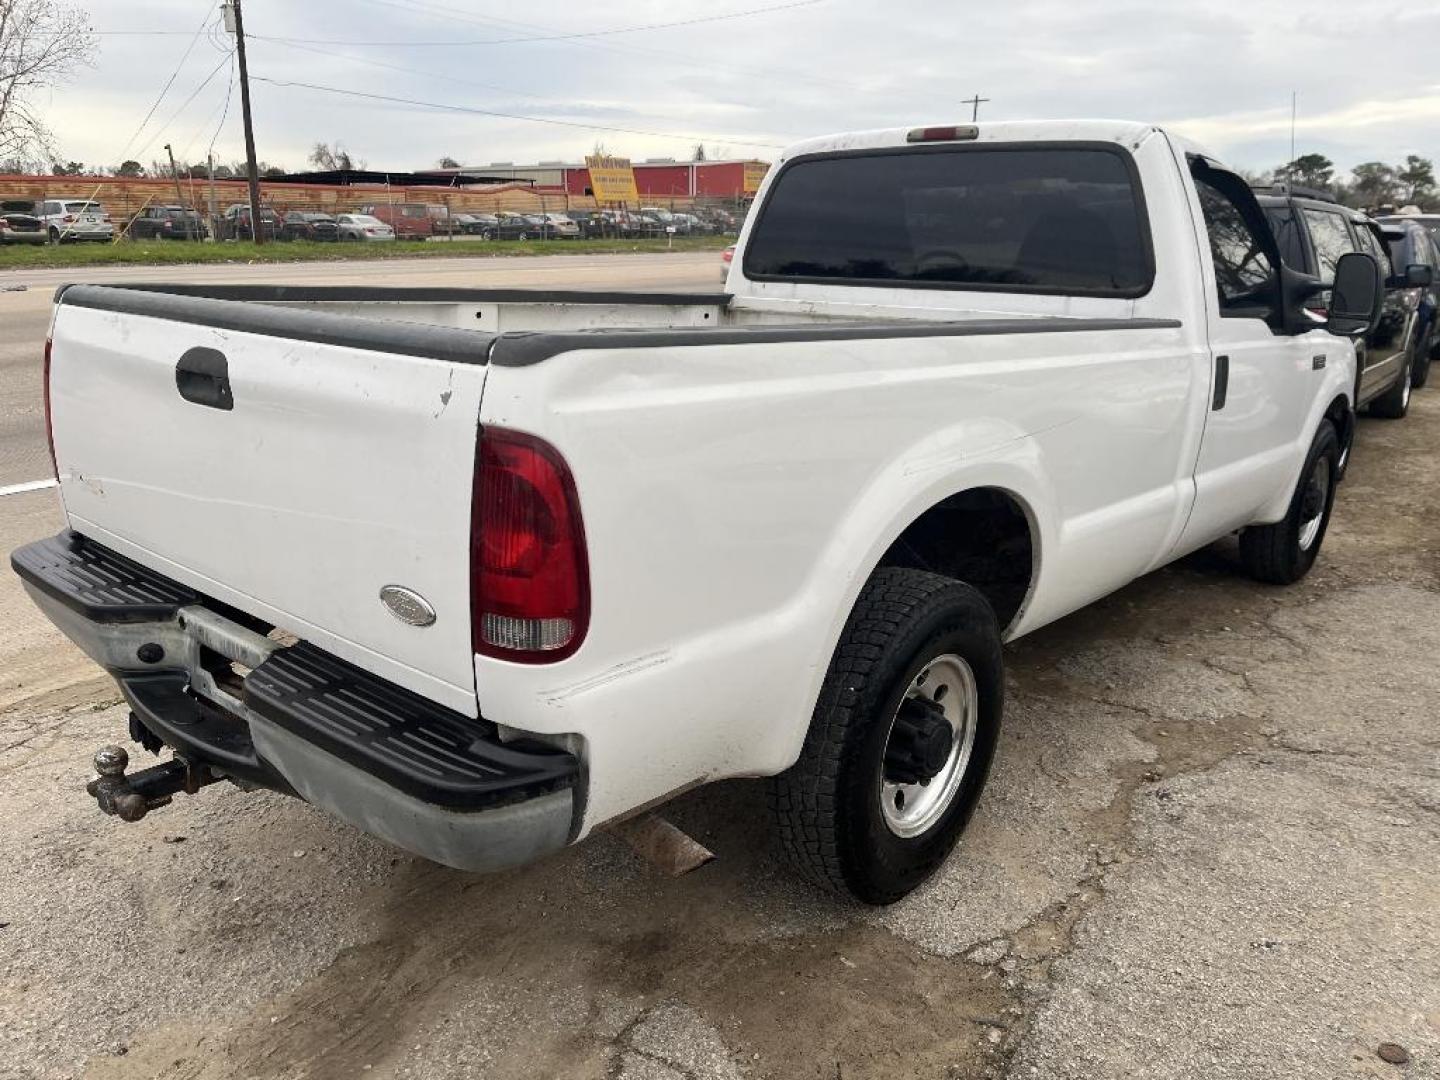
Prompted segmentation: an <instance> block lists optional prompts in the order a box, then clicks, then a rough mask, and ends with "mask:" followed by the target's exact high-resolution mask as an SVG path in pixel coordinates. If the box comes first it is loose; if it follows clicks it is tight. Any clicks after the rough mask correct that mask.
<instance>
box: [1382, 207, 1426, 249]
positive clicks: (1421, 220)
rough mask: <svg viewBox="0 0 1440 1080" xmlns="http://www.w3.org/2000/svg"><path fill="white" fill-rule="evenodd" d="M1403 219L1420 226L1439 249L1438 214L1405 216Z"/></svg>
mask: <svg viewBox="0 0 1440 1080" xmlns="http://www.w3.org/2000/svg"><path fill="white" fill-rule="evenodd" d="M1405 217H1406V218H1408V219H1409V220H1410V221H1413V222H1415V224H1416V225H1419V226H1422V227H1423V228H1424V229H1425V231H1426V232H1428V233H1429V234H1430V239H1431V240H1434V241H1435V244H1436V246H1437V247H1440V214H1406V215H1405ZM1382 220H1383V219H1382Z"/></svg>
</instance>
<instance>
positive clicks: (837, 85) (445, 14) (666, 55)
mask: <svg viewBox="0 0 1440 1080" xmlns="http://www.w3.org/2000/svg"><path fill="white" fill-rule="evenodd" d="M364 2H365V3H369V4H378V5H380V6H382V7H393V8H399V9H400V10H402V11H413V12H416V13H418V14H421V15H428V16H430V17H432V18H435V19H444V20H449V21H453V22H463V23H470V24H473V25H476V26H491V27H499V28H502V29H504V28H516V29H521V30H534V31H540V32H541V34H539V35H536V36H533V37H529V38H513V39H512V38H507V39H503V40H507V41H509V40H514V41H538V42H544V41H551V42H555V43H558V44H561V45H571V46H575V47H577V48H583V49H598V50H602V51H605V52H616V53H622V54H629V55H632V56H656V57H660V58H662V59H664V60H670V61H676V62H679V63H683V64H684V65H685V66H686V67H689V68H696V67H701V68H710V69H711V70H714V71H723V72H734V73H738V74H741V75H748V76H757V75H758V76H763V77H764V78H766V79H776V78H783V79H785V80H787V81H791V82H806V83H812V84H814V85H816V86H824V87H830V88H834V89H840V90H852V91H853V90H854V84H853V83H849V82H842V81H840V80H838V79H826V78H823V77H820V76H817V75H811V74H808V73H805V72H799V71H793V70H784V69H779V68H774V67H765V68H760V67H750V66H747V65H744V64H734V63H725V62H722V61H717V60H713V59H707V58H703V57H700V56H695V55H690V54H683V55H682V54H679V53H676V52H673V51H671V52H667V51H665V50H663V49H652V48H646V47H645V46H642V45H635V44H630V43H621V42H617V41H600V40H595V39H593V38H590V39H586V38H576V37H574V36H567V35H565V34H559V33H556V32H554V27H549V26H542V25H540V24H538V23H527V22H517V21H516V20H514V19H497V18H492V17H477V16H475V15H472V14H470V13H468V12H461V11H459V10H458V9H456V8H450V7H446V6H444V5H443V4H428V3H418V2H415V0H410V2H406V3H401V2H399V0H364ZM733 14H738V13H733ZM250 36H251V37H252V38H254V37H255V36H256V35H253V34H252V35H250ZM266 40H269V41H270V42H272V43H276V44H287V45H292V46H294V47H296V48H298V47H299V45H298V44H296V43H298V42H305V43H314V42H315V40H316V39H313V38H292V37H274V38H268V39H266ZM497 40H502V39H497ZM374 44H376V45H381V44H385V43H384V42H375V43H374ZM391 44H394V45H399V46H403V45H404V44H406V43H404V42H393V43H391ZM335 55H341V54H335ZM352 59H356V58H354V57H352ZM404 70H406V71H413V68H406V69H404ZM507 92H509V93H514V92H515V91H507ZM524 96H526V97H534V95H532V94H526V95H524Z"/></svg>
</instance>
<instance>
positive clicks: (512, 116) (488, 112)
mask: <svg viewBox="0 0 1440 1080" xmlns="http://www.w3.org/2000/svg"><path fill="white" fill-rule="evenodd" d="M250 80H251V81H252V82H263V83H269V84H270V85H272V86H289V87H299V88H300V89H304V90H318V91H322V92H324V93H329V94H340V95H344V96H346V97H356V98H364V99H366V100H368V101H384V102H388V103H391V104H398V105H413V106H418V107H420V108H426V109H439V110H441V111H444V112H459V113H471V114H474V115H477V116H493V117H498V118H500V119H504V120H520V121H523V122H526V123H531V124H553V125H556V126H558V127H568V128H582V129H584V130H586V131H604V132H610V133H614V134H619V135H643V136H646V137H648V138H656V139H681V140H684V141H685V142H707V141H708V142H728V143H734V144H736V145H738V146H759V147H764V148H766V149H769V150H780V149H783V148H784V147H783V146H782V145H781V144H779V143H766V142H751V141H749V140H746V139H736V138H732V137H726V138H724V139H721V138H720V137H719V136H715V135H691V134H683V133H680V132H673V131H645V130H641V129H638V128H625V127H615V126H611V125H608V124H587V123H584V122H582V121H579V120H557V119H555V118H553V117H546V116H526V115H523V114H521V113H510V112H501V111H500V110H498V109H481V108H478V107H476V106H473V105H450V104H446V103H444V102H436V101H418V100H416V99H414V98H401V97H390V96H388V95H385V94H371V93H366V92H364V91H362V90H349V89H346V88H344V87H338V86H321V85H319V84H317V83H307V82H298V81H293V80H289V79H271V78H267V77H265V76H263V75H251V76H250Z"/></svg>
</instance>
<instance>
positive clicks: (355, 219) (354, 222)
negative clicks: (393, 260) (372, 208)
mask: <svg viewBox="0 0 1440 1080" xmlns="http://www.w3.org/2000/svg"><path fill="white" fill-rule="evenodd" d="M335 223H336V227H337V230H338V233H339V237H340V239H341V240H352V241H353V240H358V241H366V242H369V241H375V240H394V239H395V230H394V229H392V228H391V227H390V226H389V225H386V224H385V222H383V221H381V220H380V219H379V218H377V217H375V216H374V215H373V214H341V215H340V216H339V217H338V218H336V219H335Z"/></svg>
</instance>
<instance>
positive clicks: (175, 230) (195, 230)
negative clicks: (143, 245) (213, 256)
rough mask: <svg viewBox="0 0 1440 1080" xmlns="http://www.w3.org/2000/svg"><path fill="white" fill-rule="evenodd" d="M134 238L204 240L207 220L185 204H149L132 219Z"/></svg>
mask: <svg viewBox="0 0 1440 1080" xmlns="http://www.w3.org/2000/svg"><path fill="white" fill-rule="evenodd" d="M129 233H130V236H131V238H132V239H134V240H203V239H204V238H205V233H206V229H205V222H204V220H203V219H202V218H201V217H200V215H199V214H198V213H197V212H196V211H194V210H191V209H190V208H189V207H185V206H147V207H145V209H143V210H141V211H140V213H138V214H136V215H135V217H134V218H133V219H131V221H130V229H129Z"/></svg>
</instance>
